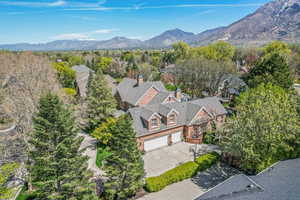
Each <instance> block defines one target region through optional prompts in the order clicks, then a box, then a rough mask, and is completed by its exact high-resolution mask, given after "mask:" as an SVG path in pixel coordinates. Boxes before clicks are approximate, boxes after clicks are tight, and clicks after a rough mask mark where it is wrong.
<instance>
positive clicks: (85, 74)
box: [72, 65, 94, 97]
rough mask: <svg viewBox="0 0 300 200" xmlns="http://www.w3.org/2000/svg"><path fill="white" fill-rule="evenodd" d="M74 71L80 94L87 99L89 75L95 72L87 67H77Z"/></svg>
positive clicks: (74, 67)
mask: <svg viewBox="0 0 300 200" xmlns="http://www.w3.org/2000/svg"><path fill="white" fill-rule="evenodd" d="M72 69H73V70H74V71H75V72H76V83H77V86H78V88H79V93H80V95H81V96H82V97H86V95H87V85H88V79H89V75H90V73H94V71H93V70H91V69H90V68H88V67H87V66H85V65H75V66H73V67H72Z"/></svg>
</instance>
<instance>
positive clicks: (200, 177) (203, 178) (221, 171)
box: [192, 163, 241, 190]
mask: <svg viewBox="0 0 300 200" xmlns="http://www.w3.org/2000/svg"><path fill="white" fill-rule="evenodd" d="M236 174H241V172H240V171H239V170H237V169H235V168H233V167H231V166H229V165H226V164H224V163H217V164H215V165H213V166H212V167H211V168H209V169H207V170H205V171H203V172H198V173H197V175H196V176H194V177H193V178H192V181H193V183H195V184H196V185H198V186H199V187H200V188H202V189H205V190H208V189H210V188H212V187H214V186H216V185H218V184H219V183H221V182H223V181H225V180H226V179H228V178H230V177H231V176H234V175H236Z"/></svg>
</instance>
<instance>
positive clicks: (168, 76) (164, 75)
mask: <svg viewBox="0 0 300 200" xmlns="http://www.w3.org/2000/svg"><path fill="white" fill-rule="evenodd" d="M175 67H176V65H175V64H171V65H168V66H166V67H165V68H162V69H160V73H161V75H160V78H161V80H163V81H164V82H165V83H170V84H174V83H175V75H174V73H175V69H176V68H175Z"/></svg>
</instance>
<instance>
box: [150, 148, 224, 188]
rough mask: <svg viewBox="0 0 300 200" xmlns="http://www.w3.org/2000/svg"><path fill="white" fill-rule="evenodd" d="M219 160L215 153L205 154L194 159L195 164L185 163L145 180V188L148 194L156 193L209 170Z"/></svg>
mask: <svg viewBox="0 0 300 200" xmlns="http://www.w3.org/2000/svg"><path fill="white" fill-rule="evenodd" d="M218 160H219V155H218V154H217V153H215V152H214V153H209V154H205V155H203V156H201V157H199V158H197V159H196V161H195V162H192V161H191V162H187V163H184V164H182V165H180V166H178V167H175V168H174V169H171V170H169V171H167V172H165V173H163V174H161V175H160V176H155V177H149V178H147V179H146V185H145V188H146V190H147V191H148V192H157V191H160V190H162V189H163V188H165V187H166V186H168V185H170V184H173V183H176V182H180V181H182V180H185V179H188V178H191V177H193V176H194V175H195V174H196V173H197V172H198V171H203V170H205V169H208V168H210V167H211V166H212V165H213V164H214V163H216V162H217V161H218Z"/></svg>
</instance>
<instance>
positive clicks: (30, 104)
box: [0, 52, 61, 142]
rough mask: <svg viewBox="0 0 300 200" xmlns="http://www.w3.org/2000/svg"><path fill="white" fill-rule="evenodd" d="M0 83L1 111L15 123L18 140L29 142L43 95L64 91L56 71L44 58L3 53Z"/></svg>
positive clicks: (27, 54)
mask: <svg viewBox="0 0 300 200" xmlns="http://www.w3.org/2000/svg"><path fill="white" fill-rule="evenodd" d="M0 80H1V82H0V83H1V84H0V88H2V90H3V91H4V96H3V97H2V106H1V109H2V110H4V112H6V113H7V114H9V115H10V116H11V117H12V118H13V119H14V121H15V123H16V125H17V127H18V135H19V137H20V138H22V139H23V140H24V141H25V142H26V141H27V139H26V138H27V137H26V136H27V133H29V132H30V131H31V128H32V127H31V126H32V121H31V120H32V115H33V114H34V113H35V112H36V109H37V106H38V99H39V97H40V96H41V94H43V93H45V92H47V91H52V92H55V93H60V91H61V90H60V85H59V83H58V81H57V79H56V74H55V71H54V70H53V68H52V67H51V64H50V61H49V60H48V58H47V57H45V56H39V55H35V54H34V53H31V52H23V53H10V52H1V53H0Z"/></svg>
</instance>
